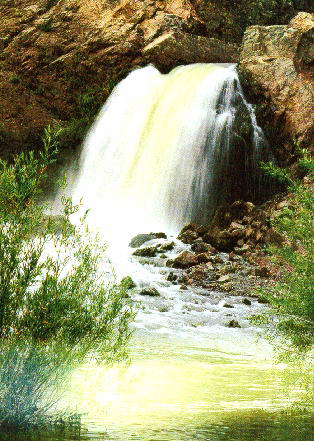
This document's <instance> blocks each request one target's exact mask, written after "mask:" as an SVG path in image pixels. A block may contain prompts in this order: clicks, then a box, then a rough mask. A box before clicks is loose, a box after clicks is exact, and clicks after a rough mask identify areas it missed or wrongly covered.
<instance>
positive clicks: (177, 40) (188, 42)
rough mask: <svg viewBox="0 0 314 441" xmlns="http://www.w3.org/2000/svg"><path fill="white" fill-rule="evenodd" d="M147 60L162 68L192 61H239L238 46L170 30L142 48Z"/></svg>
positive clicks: (165, 68)
mask: <svg viewBox="0 0 314 441" xmlns="http://www.w3.org/2000/svg"><path fill="white" fill-rule="evenodd" d="M142 54H143V57H144V58H145V59H146V60H147V62H153V63H154V64H155V65H156V66H157V67H158V68H159V69H161V70H169V69H171V68H173V66H174V65H179V64H191V63H225V62H227V61H228V60H229V61H228V62H230V61H231V62H235V63H236V62H237V60H238V55H237V47H236V46H235V45H232V44H228V43H223V42H222V41H220V40H217V39H216V38H206V37H202V36H198V35H192V34H187V33H184V32H178V31H177V32H168V33H165V34H163V35H161V36H160V37H158V38H156V39H155V40H154V41H153V42H152V43H150V44H149V45H147V46H146V47H144V49H143V50H142Z"/></svg>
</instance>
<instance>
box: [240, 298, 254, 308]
mask: <svg viewBox="0 0 314 441" xmlns="http://www.w3.org/2000/svg"><path fill="white" fill-rule="evenodd" d="M242 303H244V305H247V306H251V305H252V302H251V300H249V299H243V300H242Z"/></svg>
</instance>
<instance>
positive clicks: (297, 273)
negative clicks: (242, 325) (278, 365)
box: [262, 151, 314, 356]
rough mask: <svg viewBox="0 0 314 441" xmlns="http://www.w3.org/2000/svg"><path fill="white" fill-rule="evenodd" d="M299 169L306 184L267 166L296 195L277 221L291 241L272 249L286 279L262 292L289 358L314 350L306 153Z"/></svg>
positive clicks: (313, 212) (311, 174) (311, 170)
mask: <svg viewBox="0 0 314 441" xmlns="http://www.w3.org/2000/svg"><path fill="white" fill-rule="evenodd" d="M299 166H300V167H301V168H302V169H303V172H306V173H307V177H306V178H305V179H303V181H297V180H295V179H293V178H292V176H291V175H290V174H289V173H288V172H287V171H285V170H281V169H278V168H276V167H274V166H272V165H270V164H266V165H265V164H264V166H263V168H264V169H265V170H266V171H267V172H268V173H269V174H270V175H271V176H273V177H277V178H279V179H280V180H281V182H284V181H285V183H286V184H288V185H289V190H290V191H291V192H292V196H291V203H290V204H289V208H285V209H283V211H282V212H281V214H280V216H279V217H277V218H276V219H275V220H274V221H273V225H274V227H275V228H276V229H277V230H278V231H280V232H281V233H282V234H284V235H285V237H286V239H287V240H286V243H285V244H284V245H283V246H282V247H280V248H279V247H277V248H276V247H272V248H271V249H270V252H271V254H272V256H273V259H274V261H275V262H276V263H278V264H280V265H281V266H282V268H283V273H282V277H281V279H280V281H278V282H277V283H276V284H275V285H274V286H271V287H268V288H267V289H263V291H262V294H263V295H264V296H265V297H266V298H267V299H268V300H269V302H270V304H271V306H272V307H273V308H274V309H275V313H276V315H275V317H274V316H267V321H272V323H273V324H274V325H275V331H276V335H277V336H280V337H281V338H282V343H283V347H282V348H281V349H284V351H283V354H285V355H287V356H289V354H292V355H293V356H294V355H295V354H299V355H304V354H309V353H310V352H311V350H312V349H313V347H314V346H313V345H314V191H313V190H314V182H313V181H314V160H313V158H311V157H310V155H309V154H307V153H306V152H305V151H303V155H302V158H301V159H300V160H299ZM263 318H264V319H265V316H264V317H263Z"/></svg>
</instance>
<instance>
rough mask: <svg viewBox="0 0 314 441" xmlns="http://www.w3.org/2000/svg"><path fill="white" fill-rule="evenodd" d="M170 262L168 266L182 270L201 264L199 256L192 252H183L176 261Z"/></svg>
mask: <svg viewBox="0 0 314 441" xmlns="http://www.w3.org/2000/svg"><path fill="white" fill-rule="evenodd" d="M168 262H169V263H168ZM168 262H167V266H171V267H173V268H181V269H185V268H189V267H191V266H195V265H198V263H199V261H198V257H197V255H196V254H194V253H191V252H190V251H182V253H180V254H179V255H178V256H177V257H176V258H175V259H173V260H171V261H168Z"/></svg>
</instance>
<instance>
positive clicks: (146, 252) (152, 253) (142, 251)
mask: <svg viewBox="0 0 314 441" xmlns="http://www.w3.org/2000/svg"><path fill="white" fill-rule="evenodd" d="M157 253H158V246H155V247H147V248H139V249H137V250H136V251H134V253H133V256H138V257H156V255H157Z"/></svg>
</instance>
